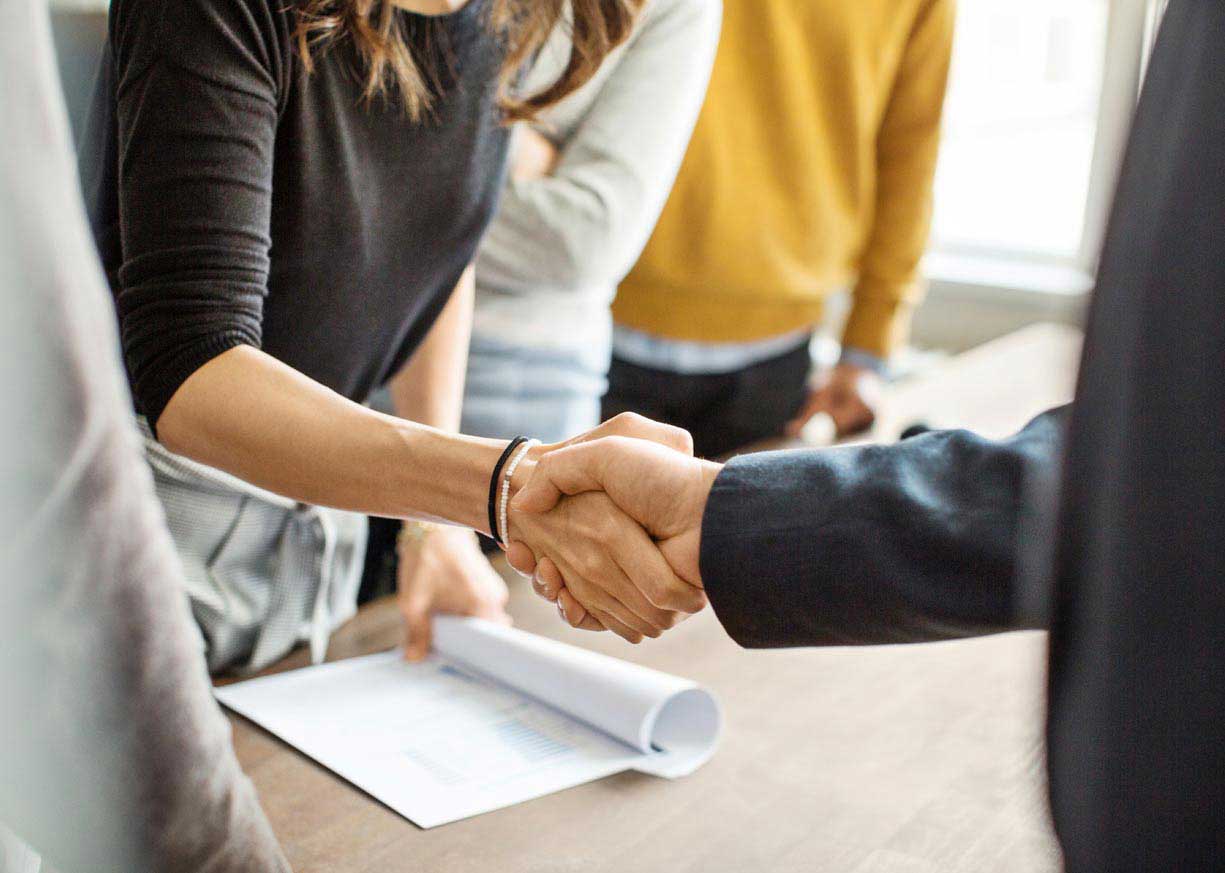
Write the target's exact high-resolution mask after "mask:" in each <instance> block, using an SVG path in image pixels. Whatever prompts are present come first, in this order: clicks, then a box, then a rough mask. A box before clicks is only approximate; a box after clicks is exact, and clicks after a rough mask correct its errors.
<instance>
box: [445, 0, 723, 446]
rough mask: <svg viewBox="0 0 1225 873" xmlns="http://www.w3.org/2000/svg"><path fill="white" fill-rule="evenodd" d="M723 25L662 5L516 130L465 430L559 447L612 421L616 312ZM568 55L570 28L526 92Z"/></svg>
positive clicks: (691, 3)
mask: <svg viewBox="0 0 1225 873" xmlns="http://www.w3.org/2000/svg"><path fill="white" fill-rule="evenodd" d="M719 19H720V5H719V0H651V2H650V3H648V4H647V6H646V8H645V10H644V12H643V14H642V16H641V18H640V20H639V22H638V23H637V25H636V26H635V30H634V33H633V35H631V37H630V39H629V40H628V42H627V43H626V44H625V45H624V46H622V47H621V48H619V49H618V50H617V51H616V52H615V53H614V54H612V55H610V56H609V58H608V59H607V60H605V62H604V64H603V66H601V68H600V70H599V72H598V73H597V74H596V75H595V76H594V77H593V79H592V81H590V82H588V83H587V84H586V85H584V86H583V87H582V88H581V89H580V90H579V91H578V92H576V93H575V94H573V95H571V96H570V97H568V98H567V99H566V100H565V101H563V102H562V103H559V104H558V105H556V106H554V107H551V108H550V109H549V110H547V111H546V112H545V113H543V114H542V115H541V117H540V120H539V122H537V123H532V124H527V123H521V124H519V125H517V126H516V128H515V132H514V136H513V138H512V145H511V157H510V177H509V178H508V179H507V182H506V185H505V187H504V188H503V190H502V201H501V205H500V206H499V207H498V212H497V215H496V216H495V218H494V220H493V222H492V223H491V224H490V227H489V231H488V232H487V233H486V235H485V238H484V240H483V241H482V242H481V246H480V249H479V251H478V254H477V262H476V287H477V297H476V313H475V317H474V321H473V327H472V343H471V348H470V351H469V359H468V378H467V386H466V390H465V395H464V412H463V430H464V432H465V433H472V434H476V435H478V436H487V437H501V436H503V435H504V434H509V435H510V436H514V435H515V434H517V433H521V432H522V433H527V432H531V433H535V434H537V435H539V436H540V437H541V438H542V439H545V440H552V441H557V440H562V439H565V438H567V437H569V436H573V435H574V434H576V433H579V432H581V431H584V430H587V429H589V428H591V427H593V426H594V425H596V424H597V423H598V422H599V421H600V397H601V396H602V395H603V394H604V391H605V388H606V386H607V383H606V381H605V376H606V374H607V372H608V364H609V356H610V354H611V343H612V317H611V316H610V315H609V312H608V306H609V304H610V303H611V302H612V298H613V295H614V294H615V292H616V287H617V283H618V282H619V281H621V279H622V278H623V277H624V276H625V274H626V272H627V271H628V270H629V269H630V267H631V266H633V263H634V261H635V260H636V259H637V258H638V255H639V253H640V252H641V251H642V247H643V245H644V244H645V243H646V240H647V237H648V236H649V235H650V233H651V228H652V227H653V226H654V223H655V220H656V219H657V218H658V217H659V211H660V209H662V208H663V204H664V201H665V200H666V199H667V196H668V190H669V189H670V187H671V185H672V182H673V180H674V179H675V177H676V171H677V168H678V167H679V166H680V162H681V158H682V156H683V155H684V151H685V145H686V143H687V142H688V141H689V136H690V134H691V132H692V131H693V125H694V122H695V121H696V120H697V116H698V111H699V109H700V108H701V105H702V98H703V96H704V94H705V93H706V85H707V82H708V81H709V78H710V68H711V64H712V62H713V60H714V54H715V47H716V44H717V42H718V39H719ZM569 51H570V39H569V37H568V35H567V34H566V32H564V30H563V29H560V28H559V29H558V30H557V31H556V32H555V33H554V35H553V38H552V39H551V41H550V42H549V43H548V44H547V46H546V48H545V50H544V52H543V53H542V55H541V58H540V60H539V61H538V62H537V64H536V65H535V67H534V68H533V70H532V73H531V76H530V77H529V78H528V80H527V81H526V83H525V86H526V88H527V90H528V91H529V92H534V91H535V90H538V89H539V88H540V87H541V86H542V85H545V84H547V83H548V82H551V81H553V80H555V79H556V78H557V76H558V74H559V72H560V71H561V69H562V66H563V65H564V64H565V61H566V58H567V57H568V56H569Z"/></svg>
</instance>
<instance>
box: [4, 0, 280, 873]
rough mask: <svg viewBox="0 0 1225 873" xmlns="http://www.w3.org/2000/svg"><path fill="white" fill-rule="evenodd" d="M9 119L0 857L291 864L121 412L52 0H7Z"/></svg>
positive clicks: (30, 864) (218, 865)
mask: <svg viewBox="0 0 1225 873" xmlns="http://www.w3.org/2000/svg"><path fill="white" fill-rule="evenodd" d="M0 117H3V118H4V120H5V122H6V125H8V126H6V129H5V130H6V133H5V136H4V138H3V140H2V141H0V300H2V301H3V307H4V313H5V316H4V318H3V319H0V374H3V381H2V382H0V403H2V404H3V408H4V410H5V414H4V416H3V417H0V774H2V775H0V822H3V823H4V824H5V825H7V828H5V827H3V826H0V871H4V873H10V871H12V873H35V871H37V870H39V869H40V867H41V866H42V863H43V861H45V862H46V864H48V865H53V866H54V868H55V869H56V870H58V871H60V873H111V871H115V873H120V871H122V873H141V871H180V870H181V871H210V873H227V871H233V873H240V871H241V873H271V871H287V870H288V869H289V867H288V864H287V863H286V861H285V858H284V856H283V854H282V853H281V850H280V847H279V846H278V845H277V842H276V839H275V837H274V836H273V834H272V830H271V829H270V828H269V826H268V822H267V820H266V819H265V817H264V814H263V812H262V810H261V809H260V805H259V800H258V798H257V797H256V794H255V791H254V789H253V788H252V786H251V784H250V782H249V781H248V780H247V778H246V777H245V776H244V775H243V773H242V771H241V770H240V769H239V765H238V761H237V759H236V758H235V755H234V752H233V749H232V748H231V745H230V730H229V724H228V723H227V722H226V720H225V718H224V717H223V716H222V715H221V712H220V711H219V709H218V707H217V704H216V702H215V701H214V700H213V697H212V693H211V688H210V687H209V683H208V675H207V673H206V670H205V666H204V658H203V655H202V653H201V651H200V649H199V646H198V637H197V636H196V634H195V632H194V630H193V629H192V626H191V615H190V613H189V612H188V609H187V601H186V599H185V598H184V596H183V571H182V567H181V566H180V564H179V561H178V558H177V557H176V556H175V552H174V545H173V544H172V543H171V540H170V536H169V534H168V533H167V531H166V528H165V524H164V521H163V516H162V511H161V508H160V506H159V505H158V502H157V497H156V496H155V495H154V493H153V482H152V477H151V476H150V474H149V468H148V465H146V464H145V463H144V460H143V458H142V453H141V449H140V442H139V440H138V438H137V435H136V431H135V428H134V427H133V425H132V412H131V397H130V395H129V394H128V389H127V383H126V380H125V378H124V374H123V366H122V362H121V360H120V355H119V341H118V337H117V335H116V331H115V318H114V309H113V307H112V305H111V301H110V296H109V294H108V292H107V289H106V282H105V279H104V277H103V275H102V270H101V267H100V265H99V264H98V260H97V257H96V255H95V253H94V246H93V241H92V240H91V239H90V235H89V229H88V227H87V225H86V222H85V215H84V211H83V209H82V206H81V198H80V191H79V188H78V186H77V184H76V172H75V167H74V165H73V158H72V153H71V149H70V145H69V136H68V120H67V116H66V114H65V112H64V105H63V101H62V99H61V97H60V93H59V86H58V83H57V81H56V74H55V67H54V59H53V56H52V50H51V39H50V33H49V27H48V18H47V8H46V4H45V2H43V0H33V2H30V0H4V2H2V3H0ZM6 831H7V832H6ZM14 835H17V836H14ZM18 837H19V838H20V839H18ZM31 846H32V847H33V848H31ZM40 855H41V856H42V857H41V859H40V857H39V856H40Z"/></svg>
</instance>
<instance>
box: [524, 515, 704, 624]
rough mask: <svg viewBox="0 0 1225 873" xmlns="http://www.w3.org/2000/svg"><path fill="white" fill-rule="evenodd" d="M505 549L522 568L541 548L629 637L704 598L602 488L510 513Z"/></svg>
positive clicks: (582, 596)
mask: <svg viewBox="0 0 1225 873" xmlns="http://www.w3.org/2000/svg"><path fill="white" fill-rule="evenodd" d="M509 520H510V530H511V538H512V540H513V541H514V543H515V546H514V548H513V549H511V550H510V551H509V552H508V558H509V560H510V561H511V562H512V566H515V568H516V569H518V570H520V571H521V572H523V571H525V570H527V569H529V565H530V564H534V563H535V561H534V558H533V555H534V554H535V555H541V556H548V559H549V560H550V561H551V562H552V565H553V566H554V567H556V568H557V569H558V571H559V573H560V574H561V575H562V576H563V577H564V579H565V584H566V586H567V587H568V588H569V590H570V591H571V592H572V593H573V595H574V596H575V597H576V598H578V599H579V601H580V602H582V603H583V605H584V606H585V607H586V609H587V610H588V611H589V612H590V613H591V615H593V616H595V617H596V618H597V619H598V620H599V622H600V625H601V626H602V627H603V628H607V629H608V630H611V631H613V632H614V633H616V634H617V635H618V636H620V637H622V638H624V639H625V640H627V641H629V642H631V643H638V642H641V640H642V638H643V637H644V636H645V637H658V636H659V635H660V634H662V633H663V632H664V631H665V630H667V629H668V628H670V627H673V626H674V625H675V624H676V623H677V622H679V621H680V620H681V619H682V618H684V617H685V615H686V614H688V613H692V612H697V611H698V610H700V609H702V608H703V607H705V605H706V596H705V594H704V593H703V592H702V591H701V589H700V588H698V587H696V586H693V585H690V584H689V583H688V582H686V581H685V580H683V579H681V578H679V577H678V576H677V575H676V573H675V572H674V571H673V570H672V568H671V567H670V566H669V564H668V561H667V560H666V559H665V558H664V557H663V555H662V554H661V553H660V550H659V546H657V545H656V544H655V543H654V542H653V541H652V540H651V537H650V536H648V535H647V533H646V532H645V531H644V530H643V529H642V526H641V525H640V524H639V523H638V522H636V521H634V520H633V519H631V518H630V517H629V516H627V515H626V514H625V513H623V512H622V511H621V510H620V509H618V508H617V506H616V505H615V504H613V502H612V501H611V500H609V499H608V497H607V496H606V495H604V494H600V493H594V492H593V493H585V494H577V495H575V496H573V497H565V498H563V499H561V500H555V501H554V503H553V506H552V507H550V508H549V509H548V510H546V511H542V512H534V513H524V512H519V511H515V510H512V512H511V513H510V519H509Z"/></svg>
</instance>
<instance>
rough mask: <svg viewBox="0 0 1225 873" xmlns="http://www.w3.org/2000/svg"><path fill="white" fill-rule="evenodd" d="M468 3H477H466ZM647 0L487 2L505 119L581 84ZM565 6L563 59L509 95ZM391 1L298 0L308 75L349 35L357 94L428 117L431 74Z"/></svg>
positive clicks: (528, 114)
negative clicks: (561, 65) (499, 56)
mask: <svg viewBox="0 0 1225 873" xmlns="http://www.w3.org/2000/svg"><path fill="white" fill-rule="evenodd" d="M468 2H470V3H475V2H478V0H468ZM645 2H646V0H491V3H492V6H491V8H490V9H489V11H488V16H487V21H486V26H488V27H490V28H492V30H493V32H494V33H496V34H497V35H498V36H499V37H500V38H501V39H502V40H503V42H504V44H505V46H506V59H505V61H504V62H503V64H502V71H501V74H500V76H499V81H498V94H499V104H500V106H501V108H502V111H503V113H504V114H505V116H506V119H507V120H508V121H517V120H520V119H528V118H532V117H534V116H535V115H536V113H538V112H539V111H540V110H542V109H544V108H546V107H548V106H551V105H553V104H554V103H556V102H557V101H559V100H561V99H562V98H564V97H565V96H566V95H568V94H570V93H572V92H574V91H576V90H578V89H579V88H581V87H582V86H583V84H584V83H585V82H587V81H588V80H589V79H590V78H591V77H592V75H593V74H594V73H595V71H596V70H597V69H599V66H600V63H601V62H602V61H603V60H604V58H605V57H606V56H607V55H608V53H609V52H611V51H612V50H613V49H614V48H616V47H617V46H618V45H620V44H621V43H622V42H624V41H625V39H626V38H627V37H628V36H629V34H630V31H631V29H632V28H633V26H634V20H635V19H636V18H637V16H638V13H639V12H640V11H641V9H642V6H643V4H644V3H645ZM567 5H569V6H570V8H571V10H572V13H571V15H572V20H571V22H570V31H571V49H570V60H569V63H567V64H566V68H565V70H564V71H563V72H562V73H561V75H560V76H559V77H558V79H557V81H555V82H554V83H553V84H551V85H549V86H548V87H547V88H545V89H544V90H542V91H540V92H538V93H536V94H531V95H527V96H521V95H516V94H515V93H514V88H513V86H514V83H515V81H516V79H517V78H518V76H519V73H520V72H521V70H522V69H523V67H524V65H525V64H526V63H528V61H530V60H531V59H532V57H533V56H534V55H535V54H536V52H537V51H538V50H539V49H540V48H541V46H543V45H544V43H545V40H546V39H548V37H549V34H550V33H551V32H552V30H553V28H554V27H555V26H557V24H558V23H559V22H560V21H561V20H562V18H563V16H564V14H565V10H566V7H567ZM396 11H397V9H396V6H395V4H394V3H393V2H392V0H298V26H297V32H296V34H295V37H296V39H297V46H298V52H299V54H300V55H301V57H302V61H303V64H304V65H305V67H306V70H307V72H310V71H311V70H313V69H314V56H315V53H316V52H319V51H323V50H325V49H326V47H327V46H328V45H329V44H331V43H334V42H336V41H338V40H341V39H349V40H352V42H353V44H354V46H355V47H356V48H357V52H358V55H359V57H360V58H361V59H362V62H363V65H364V67H365V69H364V70H363V71H362V73H363V75H364V77H365V78H364V82H363V85H364V91H363V93H364V97H365V99H366V100H372V99H374V98H375V97H387V96H390V95H392V94H393V93H394V95H395V97H396V98H397V99H399V100H400V101H401V102H402V103H403V105H404V107H405V109H406V110H407V112H408V115H409V117H410V118H411V119H413V120H414V121H416V120H419V119H421V118H422V117H423V116H425V115H426V114H428V112H429V110H430V106H431V103H432V101H433V99H434V97H435V96H436V94H435V91H436V88H437V85H436V82H437V77H436V71H434V70H432V69H431V68H430V63H429V61H428V59H426V58H422V57H418V55H417V53H415V52H414V50H413V45H412V43H411V42H410V40H409V38H408V35H407V34H406V32H405V30H404V26H403V17H402V16H398V15H396Z"/></svg>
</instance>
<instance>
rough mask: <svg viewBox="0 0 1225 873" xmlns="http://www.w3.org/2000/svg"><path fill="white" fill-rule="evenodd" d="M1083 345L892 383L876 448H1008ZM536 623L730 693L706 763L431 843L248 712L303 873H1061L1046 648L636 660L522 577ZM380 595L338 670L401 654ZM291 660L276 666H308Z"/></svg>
mask: <svg viewBox="0 0 1225 873" xmlns="http://www.w3.org/2000/svg"><path fill="white" fill-rule="evenodd" d="M1079 342H1080V338H1079V335H1078V334H1077V333H1076V332H1075V331H1072V330H1068V329H1066V328H1059V327H1055V326H1050V325H1040V326H1037V327H1034V328H1029V329H1027V330H1024V331H1021V332H1019V333H1016V334H1013V335H1011V336H1009V337H1005V338H1003V339H1001V340H998V341H996V342H993V343H990V344H988V345H986V346H983V347H981V348H979V349H976V350H974V351H972V352H969V353H967V354H964V355H961V356H959V357H957V358H953V359H951V360H950V361H949V362H948V363H947V364H944V365H942V366H940V367H939V368H938V370H937V372H934V373H931V374H929V375H926V376H924V377H923V378H921V379H917V380H915V381H912V382H909V383H903V384H899V385H897V386H894V387H893V388H892V389H891V394H890V397H889V408H888V412H887V413H886V414H885V415H884V416H883V417H882V420H881V422H880V424H879V426H878V428H877V429H876V432H875V434H874V436H875V437H876V438H878V439H882V440H888V439H893V438H895V437H896V435H897V433H898V432H899V431H900V430H901V429H902V428H903V427H905V426H906V425H907V424H910V423H912V422H913V421H915V420H923V421H926V422H928V423H930V424H932V425H937V426H953V425H957V426H969V427H973V428H975V429H976V430H979V431H982V432H985V433H988V434H993V435H1003V434H1005V433H1008V432H1010V431H1012V430H1015V429H1016V428H1018V427H1020V426H1021V425H1022V424H1024V422H1025V421H1026V420H1027V419H1028V418H1029V417H1030V416H1031V415H1033V414H1034V413H1037V412H1039V411H1041V410H1042V409H1044V408H1046V407H1048V406H1051V405H1054V404H1056V403H1059V402H1062V401H1064V400H1066V399H1067V398H1068V397H1069V396H1070V395H1071V386H1072V382H1073V375H1074V370H1075V361H1076V356H1077V353H1078V347H1079ZM510 609H511V612H512V614H513V615H514V617H515V620H516V622H517V623H518V625H519V626H520V627H522V628H526V629H527V630H530V631H533V632H536V633H541V634H545V635H547V636H551V637H556V638H558V639H563V640H565V641H567V642H570V643H574V644H576V645H582V646H587V647H590V648H592V649H597V650H599V651H602V652H606V653H609V654H613V655H616V656H618V657H622V658H625V659H627V660H630V661H636V662H639V663H643V664H648V665H650V666H652V667H656V668H658V669H661V670H667V671H671V672H675V673H678V674H681V675H684V676H689V677H691V678H693V679H695V680H697V681H698V682H701V683H703V684H705V685H707V686H708V687H710V688H712V689H714V691H715V692H716V693H717V694H718V695H719V697H720V698H721V700H722V701H723V704H724V707H725V710H726V716H727V731H726V735H725V737H724V740H723V743H722V746H721V748H720V749H719V752H718V753H717V754H716V755H715V758H714V760H713V761H711V762H710V763H709V764H707V765H706V766H705V767H703V768H702V769H700V770H699V771H698V772H697V773H695V774H694V775H692V776H689V777H687V778H685V779H681V780H679V781H676V782H669V781H666V780H662V779H656V778H652V777H648V776H642V775H640V774H635V773H626V774H622V775H619V776H614V777H610V778H607V779H604V780H601V781H599V782H596V783H592V784H590V785H585V786H582V787H579V788H574V789H571V790H569V791H564V792H561V793H560V794H555V795H552V796H549V797H545V798H542V799H540V800H535V801H531V802H529V803H524V804H521V805H519V806H516V807H513V808H510V809H504V810H501V811H498V812H493V813H489V814H487V815H483V816H479V817H477V818H474V819H470V820H467V821H462V822H457V823H455V824H451V825H446V826H444V827H441V828H437V829H434V830H431V831H422V830H420V829H419V828H417V827H416V826H415V825H413V824H411V823H410V822H408V821H406V820H405V819H403V818H401V817H400V816H398V815H396V814H395V813H393V812H391V811H390V810H388V809H387V808H385V807H383V806H382V805H380V804H379V803H378V802H376V801H374V800H373V799H371V798H370V797H368V796H367V795H365V794H363V793H362V792H361V791H359V790H357V789H355V788H353V787H352V786H350V785H349V784H348V783H346V782H344V781H342V780H341V779H339V778H337V777H336V776H334V775H332V774H331V773H330V772H329V771H327V770H325V769H324V768H323V767H321V766H319V765H317V764H315V763H314V762H312V761H311V760H309V759H307V758H305V757H304V756H302V755H300V754H298V753H297V752H295V751H294V750H293V749H291V748H289V747H288V746H286V745H285V744H284V743H282V742H280V741H279V740H277V739H275V738H273V737H272V736H270V735H269V734H267V733H265V732H264V731H263V730H261V729H260V728H258V727H256V726H254V725H253V724H251V723H250V722H247V721H245V720H244V719H242V718H239V717H236V716H231V721H232V722H233V725H234V741H235V745H236V747H237V750H238V756H239V759H240V761H241V762H242V765H243V768H244V769H245V770H246V772H247V773H248V774H249V775H250V777H251V779H252V780H253V781H254V782H255V785H256V787H257V788H258V790H259V793H260V796H261V798H262V800H263V803H264V807H265V809H266V810H267V812H268V815H269V817H270V819H271V821H272V824H273V827H274V829H275V830H276V832H277V835H278V836H279V837H280V839H281V841H282V843H283V845H284V847H285V851H286V852H287V854H288V856H289V859H290V861H291V862H292V864H293V866H294V869H295V870H298V871H345V873H360V871H371V873H396V871H409V870H412V871H419V870H421V871H426V870H428V871H432V873H447V871H491V873H492V871H496V873H517V871H540V873H562V871H583V873H600V871H609V873H612V871H618V873H620V871H627V870H635V871H645V873H653V871H668V873H682V871H694V873H698V871H700V873H753V871H766V870H769V871H816V870H830V871H839V873H867V871H896V873H929V871H931V873H935V871H940V873H959V871H966V873H971V871H972V873H989V871H1052V870H1058V869H1059V867H1060V859H1059V852H1058V848H1057V846H1056V844H1055V841H1054V837H1053V836H1052V834H1051V832H1050V829H1049V826H1048V820H1047V813H1046V805H1045V790H1046V789H1045V776H1044V746H1043V739H1042V728H1043V682H1044V677H1045V636H1044V635H1042V634H1036V633H1028V634H1009V635H1004V636H997V637H992V638H987V639H981V640H973V641H966V642H955V643H940V644H934V645H923V646H899V647H882V648H875V649H805V650H791V651H780V652H746V651H744V650H741V649H740V648H738V647H737V646H736V645H735V644H734V643H732V642H731V641H730V640H729V639H728V638H727V636H726V635H725V634H724V633H723V631H722V629H721V628H720V626H719V623H718V621H717V620H716V619H715V617H714V615H713V614H712V613H711V612H710V611H709V610H707V611H706V612H704V613H702V614H700V615H698V616H695V617H694V618H692V619H690V620H689V621H687V622H685V623H684V624H683V625H681V626H680V627H679V628H677V629H676V630H675V631H673V632H672V633H670V634H668V635H665V637H664V638H663V639H660V640H657V641H647V642H646V643H645V644H643V645H641V646H638V647H634V646H630V645H628V644H626V643H624V642H622V641H621V640H619V639H617V638H616V637H613V636H612V635H608V634H601V635H593V634H584V633H580V632H577V631H573V630H571V629H570V628H568V627H566V626H564V625H562V624H561V623H560V622H559V620H558V619H557V617H556V615H555V613H554V612H553V611H552V608H551V607H549V606H548V605H547V604H544V603H543V602H541V601H539V600H537V599H536V598H535V597H534V596H533V595H532V593H531V591H530V588H528V586H526V585H525V584H523V583H521V582H519V581H518V580H517V579H516V581H515V582H514V583H512V598H511V607H510ZM399 636H400V624H399V618H398V616H397V614H396V611H395V607H394V604H392V603H391V602H388V601H383V602H377V603H374V604H371V605H369V606H368V607H366V608H364V609H363V610H362V611H361V613H360V614H359V615H358V616H357V617H356V618H355V619H354V620H353V621H352V622H350V623H349V625H347V626H346V627H344V628H342V629H341V631H340V632H339V633H338V634H337V635H336V636H335V637H334V640H333V643H332V646H331V650H330V652H329V657H330V658H333V659H338V658H346V657H352V656H354V655H359V654H365V653H369V652H374V651H378V650H382V649H386V648H389V647H391V646H393V645H395V644H397V643H398V641H399ZM305 663H306V655H305V653H304V652H301V651H299V652H296V653H294V654H293V655H292V656H290V657H289V658H287V659H286V660H285V662H284V663H283V664H281V665H278V666H277V667H276V668H274V669H276V670H280V669H289V668H291V667H298V666H302V665H304V664H305Z"/></svg>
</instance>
